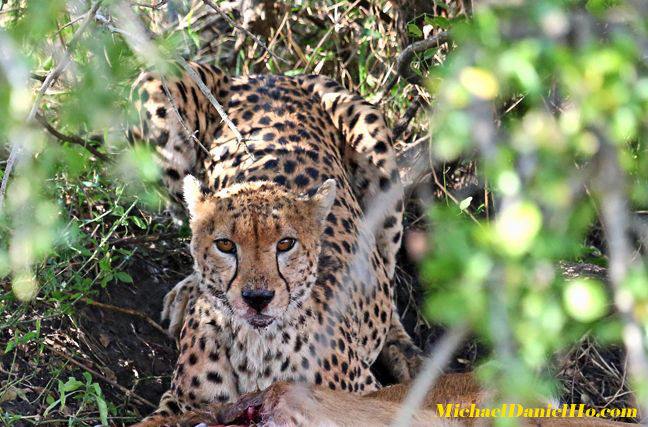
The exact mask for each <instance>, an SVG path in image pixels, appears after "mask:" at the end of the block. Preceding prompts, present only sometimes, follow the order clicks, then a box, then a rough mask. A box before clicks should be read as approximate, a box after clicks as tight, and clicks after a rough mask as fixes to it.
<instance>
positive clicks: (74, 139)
mask: <svg viewBox="0 0 648 427" xmlns="http://www.w3.org/2000/svg"><path fill="white" fill-rule="evenodd" d="M36 121H37V122H38V123H40V124H41V125H43V127H44V128H45V129H46V130H47V131H48V132H49V133H50V134H52V136H54V137H55V138H57V139H59V140H61V141H64V142H69V143H70V144H76V145H80V146H82V147H83V148H85V149H86V150H88V151H89V152H90V153H92V155H93V156H95V157H96V158H98V159H99V160H103V161H104V162H108V163H112V159H111V158H109V157H108V156H106V155H105V154H103V153H101V152H100V151H99V150H97V148H96V147H94V146H92V143H91V141H89V140H87V139H83V138H81V137H80V136H77V135H65V134H63V133H61V132H59V131H58V130H57V129H56V128H54V126H52V125H51V124H50V123H49V122H48V121H47V119H46V118H45V116H43V113H41V112H38V113H36Z"/></svg>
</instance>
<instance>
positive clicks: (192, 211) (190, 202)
mask: <svg viewBox="0 0 648 427" xmlns="http://www.w3.org/2000/svg"><path fill="white" fill-rule="evenodd" d="M182 184H183V191H184V199H185V203H186V204H187V209H189V215H190V217H191V218H194V217H195V216H196V213H197V211H198V209H197V207H198V202H199V201H200V199H201V198H202V197H203V193H202V191H201V190H200V181H198V180H197V179H196V177H195V176H193V175H187V176H185V177H184V180H183V181H182Z"/></svg>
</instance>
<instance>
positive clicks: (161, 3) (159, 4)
mask: <svg viewBox="0 0 648 427" xmlns="http://www.w3.org/2000/svg"><path fill="white" fill-rule="evenodd" d="M168 2H169V0H160V1H159V2H157V3H155V4H144V3H139V2H135V1H134V2H131V4H132V5H133V6H139V7H148V8H149V9H154V10H157V9H159V8H161V7H162V6H164V5H165V4H167V3H168Z"/></svg>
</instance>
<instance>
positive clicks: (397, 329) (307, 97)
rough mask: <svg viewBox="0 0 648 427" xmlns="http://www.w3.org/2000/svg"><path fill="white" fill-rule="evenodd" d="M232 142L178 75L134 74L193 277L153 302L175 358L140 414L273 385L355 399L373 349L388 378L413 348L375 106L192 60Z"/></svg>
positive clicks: (145, 128)
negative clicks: (181, 214)
mask: <svg viewBox="0 0 648 427" xmlns="http://www.w3.org/2000/svg"><path fill="white" fill-rule="evenodd" d="M190 66H191V69H192V70H194V71H195V73H194V74H195V76H197V77H199V79H200V80H201V81H202V83H203V84H204V85H205V86H206V87H207V88H208V89H209V90H210V91H211V93H212V94H213V95H214V96H215V97H216V99H217V100H218V102H219V103H220V104H221V105H223V106H224V108H225V111H226V113H227V115H228V117H229V118H230V119H231V121H232V123H233V125H234V126H235V127H236V128H237V129H238V131H239V132H240V134H241V135H242V136H243V137H244V138H245V141H240V140H237V138H236V135H235V133H234V132H233V130H232V129H231V128H230V127H229V126H227V125H226V124H225V123H223V121H222V120H221V118H220V116H219V115H218V113H217V111H216V110H215V109H214V108H213V106H212V104H211V103H210V101H209V99H208V98H207V97H206V96H205V95H204V94H203V92H202V91H201V90H200V87H199V86H198V85H197V82H196V81H195V80H194V78H192V76H191V75H189V74H188V73H184V74H181V75H179V76H177V77H169V78H163V77H161V76H160V75H158V74H156V73H153V72H144V73H142V74H141V75H140V77H139V78H138V79H137V81H136V82H135V84H134V89H133V90H134V92H133V93H134V94H136V96H135V98H136V102H135V104H136V107H137V108H138V110H139V113H140V118H141V121H140V126H139V128H136V129H135V132H134V133H133V137H134V139H140V140H143V141H145V142H148V143H149V144H151V145H153V146H154V147H155V149H156V151H157V152H158V154H159V158H160V161H161V163H162V168H163V170H164V175H163V182H164V184H165V186H166V187H167V189H168V192H169V196H170V200H171V204H172V205H173V206H175V207H176V210H178V209H179V207H181V206H185V207H186V208H187V210H188V212H189V218H190V220H189V223H190V226H191V230H192V240H191V253H192V256H193V259H194V272H193V274H192V275H190V276H189V277H187V278H186V279H185V280H184V281H182V282H180V283H179V284H178V285H176V287H175V288H174V289H173V290H172V291H171V292H170V293H169V294H168V295H167V297H166V298H165V314H167V315H169V316H170V317H171V327H170V328H171V329H172V331H173V330H174V329H176V330H177V331H180V332H179V334H178V341H177V344H178V347H179V350H180V355H179V358H178V361H177V364H176V367H175V371H174V374H173V380H172V384H171V388H170V390H168V391H167V392H166V393H165V394H164V395H163V396H162V399H161V402H160V406H159V409H158V410H157V411H155V412H154V414H153V415H152V416H151V417H149V418H147V419H146V420H145V421H144V422H143V423H142V424H140V425H158V424H160V423H163V420H164V419H165V417H168V416H172V415H175V414H178V413H182V412H185V411H189V410H193V409H196V408H201V407H204V406H206V405H208V404H210V403H212V402H229V401H234V400H236V399H237V398H239V397H240V396H241V395H243V394H244V393H247V392H251V391H255V390H259V389H261V390H263V389H265V388H267V387H268V386H270V385H271V384H273V383H275V382H277V381H289V382H303V383H309V384H315V385H322V386H325V387H328V388H330V389H332V390H338V391H339V390H342V391H347V392H352V393H356V394H365V393H368V392H371V391H374V390H377V389H379V388H380V384H379V383H378V381H377V380H376V378H375V377H374V375H373V373H372V372H371V370H370V367H371V366H372V365H373V363H374V362H375V361H376V360H377V359H378V358H381V359H383V360H384V361H385V362H386V365H387V366H389V367H390V368H391V370H392V373H393V375H394V376H395V377H396V379H398V380H400V381H405V380H408V379H410V378H411V377H412V375H413V374H414V373H415V372H416V370H417V369H418V366H419V364H420V361H421V352H420V350H419V349H418V348H417V347H416V346H415V345H414V344H413V342H412V341H411V338H410V337H409V336H408V335H407V333H406V332H405V330H404V328H403V326H402V324H401V322H400V319H399V317H398V313H397V311H396V307H395V302H394V289H393V286H392V280H391V279H392V278H393V274H394V269H395V257H396V251H397V250H398V248H399V246H400V242H401V237H402V215H403V190H402V185H401V184H400V180H399V175H398V171H397V167H396V162H395V157H394V152H393V147H392V144H393V141H392V138H391V135H390V131H389V129H388V127H387V126H386V123H385V120H384V118H383V116H382V114H381V113H380V111H379V110H378V109H377V108H376V107H374V106H373V105H372V104H370V103H368V102H367V101H365V100H364V99H363V98H362V97H360V96H358V95H353V94H351V93H349V92H347V91H346V90H345V89H344V88H342V87H341V86H340V85H339V84H338V83H337V82H335V81H333V80H331V79H328V78H325V77H322V76H318V75H307V76H298V77H286V76H274V75H253V76H238V77H230V76H227V75H225V74H224V73H223V72H222V71H221V70H220V69H219V68H217V67H214V66H211V65H203V64H196V63H192V64H191V65H190Z"/></svg>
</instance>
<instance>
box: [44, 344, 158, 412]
mask: <svg viewBox="0 0 648 427" xmlns="http://www.w3.org/2000/svg"><path fill="white" fill-rule="evenodd" d="M45 345H46V346H47V347H48V348H49V349H50V351H51V352H52V353H54V354H57V355H59V356H61V357H62V358H64V359H65V360H67V361H68V362H70V363H72V364H73V365H76V366H78V367H79V368H81V369H84V370H86V371H88V372H90V373H91V374H92V375H94V376H96V377H99V378H101V379H102V380H104V381H106V382H107V383H108V384H110V385H112V386H114V387H116V388H117V389H119V391H121V392H122V393H124V394H126V396H132V397H133V398H135V399H137V400H139V401H140V402H142V403H143V404H145V405H147V406H150V407H151V408H157V405H154V404H153V403H151V402H150V401H148V400H146V399H145V398H143V397H142V396H140V395H139V394H137V393H135V392H134V391H131V390H129V389H127V388H126V387H124V386H123V385H121V384H118V383H117V382H115V381H113V380H111V379H110V378H108V377H107V376H105V375H104V374H102V373H99V372H97V371H96V370H94V369H92V368H90V367H88V366H86V365H85V364H83V363H81V362H79V361H78V360H76V359H75V358H74V357H72V356H70V355H69V354H67V353H65V352H63V351H61V350H58V349H57V348H55V347H54V346H53V345H51V344H49V343H47V342H46V343H45Z"/></svg>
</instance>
